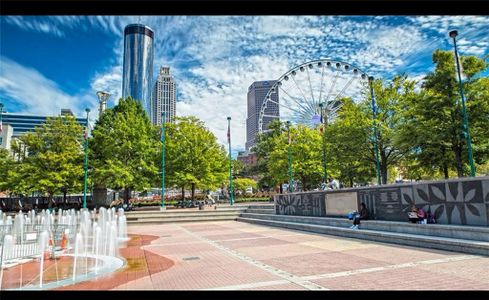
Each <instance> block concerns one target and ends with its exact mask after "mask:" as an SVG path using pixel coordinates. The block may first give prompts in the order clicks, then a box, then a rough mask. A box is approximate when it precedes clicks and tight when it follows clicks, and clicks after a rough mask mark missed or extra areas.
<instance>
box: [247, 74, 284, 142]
mask: <svg viewBox="0 0 489 300" xmlns="http://www.w3.org/2000/svg"><path fill="white" fill-rule="evenodd" d="M275 82H276V80H269V81H255V82H253V83H252V84H251V85H250V86H249V88H248V114H247V118H246V144H245V148H246V150H250V149H251V148H252V147H253V146H255V143H256V135H257V134H258V120H259V118H260V109H261V107H262V105H263V102H264V100H265V96H266V95H267V93H268V91H269V90H270V88H271V87H272V86H273V84H274V83H275ZM270 99H271V100H272V101H273V102H272V101H271V102H269V103H268V104H267V107H266V109H265V116H264V118H263V128H264V129H265V128H267V126H268V123H270V122H271V121H272V120H276V119H278V118H279V117H280V110H279V105H278V103H279V93H278V91H277V92H276V93H273V94H272V95H271V97H270Z"/></svg>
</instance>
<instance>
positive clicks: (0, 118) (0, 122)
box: [0, 103, 3, 142]
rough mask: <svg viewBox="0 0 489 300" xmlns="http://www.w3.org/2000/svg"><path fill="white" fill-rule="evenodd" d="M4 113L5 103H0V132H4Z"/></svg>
mask: <svg viewBox="0 0 489 300" xmlns="http://www.w3.org/2000/svg"><path fill="white" fill-rule="evenodd" d="M2 114H3V103H0V133H2V131H3V123H2ZM2 142H3V141H2Z"/></svg>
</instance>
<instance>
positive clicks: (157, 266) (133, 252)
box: [56, 235, 174, 290]
mask: <svg viewBox="0 0 489 300" xmlns="http://www.w3.org/2000/svg"><path fill="white" fill-rule="evenodd" d="M157 238H158V237H156V236H149V235H136V236H132V238H131V240H130V241H129V242H128V245H127V247H126V248H122V249H121V250H120V254H121V255H122V256H123V257H124V258H125V259H126V261H127V264H126V265H125V266H124V267H123V268H121V269H120V270H118V271H116V272H114V273H112V274H109V275H106V276H102V277H99V278H97V279H94V280H90V281H84V282H80V283H77V284H74V285H70V286H65V287H60V288H57V289H56V290H109V289H113V288H115V287H117V286H119V285H122V284H125V283H127V282H131V281H134V280H136V279H139V278H143V277H145V276H148V275H152V274H156V273H159V272H162V271H164V270H167V269H169V268H171V267H172V266H173V265H174V262H173V261H171V260H170V259H168V258H165V257H162V256H159V255H157V254H154V253H152V252H150V251H145V250H143V249H141V247H142V246H144V245H148V244H150V243H151V241H153V240H155V239H157Z"/></svg>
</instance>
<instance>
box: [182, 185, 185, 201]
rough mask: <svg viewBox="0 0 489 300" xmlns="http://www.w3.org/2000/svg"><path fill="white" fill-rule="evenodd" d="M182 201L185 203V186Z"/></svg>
mask: <svg viewBox="0 0 489 300" xmlns="http://www.w3.org/2000/svg"><path fill="white" fill-rule="evenodd" d="M182 201H185V186H182Z"/></svg>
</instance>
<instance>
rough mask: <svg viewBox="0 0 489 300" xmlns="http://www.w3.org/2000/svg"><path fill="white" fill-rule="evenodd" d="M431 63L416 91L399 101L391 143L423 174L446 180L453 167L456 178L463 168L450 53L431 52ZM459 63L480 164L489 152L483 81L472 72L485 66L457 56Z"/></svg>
mask: <svg viewBox="0 0 489 300" xmlns="http://www.w3.org/2000/svg"><path fill="white" fill-rule="evenodd" d="M433 62H434V63H435V64H436V67H435V70H434V71H433V72H430V73H429V74H428V75H427V76H426V78H425V81H424V84H423V89H422V91H421V93H420V94H419V95H417V96H414V97H407V98H406V99H405V100H406V101H405V105H404V109H403V113H402V114H403V118H404V124H403V125H402V126H401V127H400V129H399V132H398V135H397V138H396V140H397V144H398V145H400V147H402V148H404V149H409V151H410V154H409V159H410V160H412V161H413V164H414V166H416V167H417V168H418V169H419V170H422V172H424V173H425V174H429V175H430V176H435V177H436V174H437V173H438V172H441V173H442V174H443V176H444V177H445V178H448V177H449V176H450V173H451V172H452V170H456V172H457V175H458V176H459V177H462V176H463V174H464V172H465V173H466V170H467V169H468V167H467V163H465V164H464V163H463V162H464V161H465V162H467V159H466V157H467V152H466V151H467V150H466V149H467V147H466V144H465V137H464V135H463V130H462V125H463V115H462V108H461V102H460V101H461V100H460V94H459V91H458V83H457V79H456V69H455V64H454V55H453V53H452V52H451V51H442V50H436V51H435V52H434V53H433ZM461 64H462V67H463V70H464V74H465V75H466V80H465V81H464V90H465V92H466V93H465V94H466V98H467V102H466V105H467V114H468V118H469V126H470V133H471V138H472V143H473V150H474V151H473V152H474V160H475V161H476V163H478V164H484V163H485V161H487V158H488V156H489V122H487V120H488V118H489V104H488V103H489V81H488V79H487V78H486V77H478V76H477V74H480V72H482V71H484V70H486V69H487V66H488V65H487V63H486V62H484V61H483V60H481V59H479V58H476V57H474V56H462V57H461Z"/></svg>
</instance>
